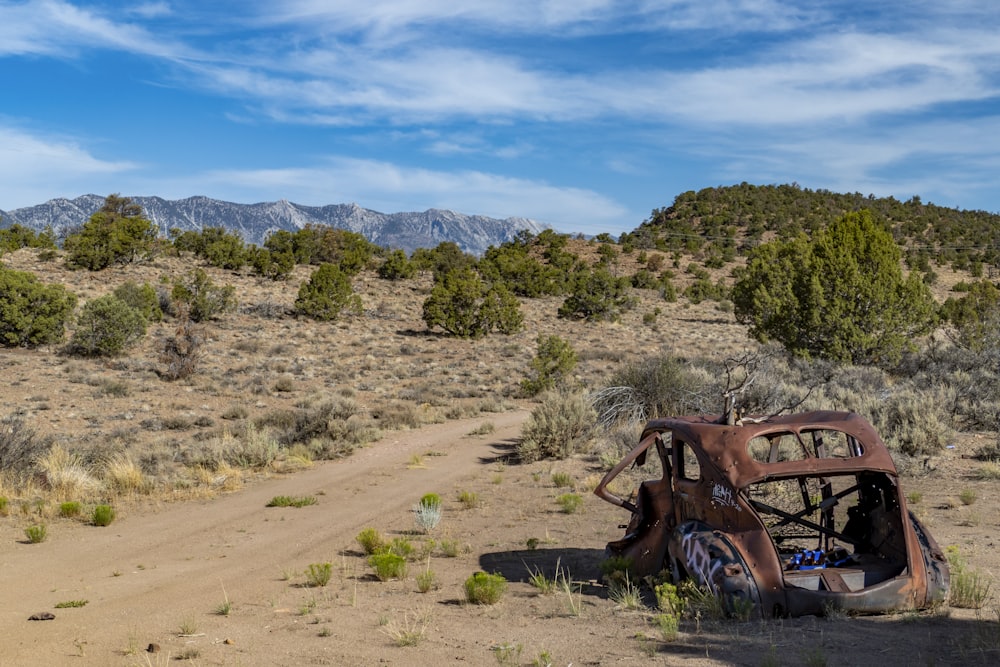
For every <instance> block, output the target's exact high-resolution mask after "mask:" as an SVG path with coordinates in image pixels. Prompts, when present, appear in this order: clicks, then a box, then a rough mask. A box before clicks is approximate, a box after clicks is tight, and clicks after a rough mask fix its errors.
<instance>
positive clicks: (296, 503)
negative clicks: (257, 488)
mask: <svg viewBox="0 0 1000 667" xmlns="http://www.w3.org/2000/svg"><path fill="white" fill-rule="evenodd" d="M316 502H317V501H316V496H275V497H274V498H271V500H269V501H268V503H267V505H265V507H307V506H309V505H315V504H316Z"/></svg>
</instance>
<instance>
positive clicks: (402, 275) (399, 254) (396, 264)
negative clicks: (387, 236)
mask: <svg viewBox="0 0 1000 667" xmlns="http://www.w3.org/2000/svg"><path fill="white" fill-rule="evenodd" d="M416 272H417V267H416V266H415V265H414V264H413V262H411V261H410V260H409V258H407V256H406V253H405V252H403V251H402V250H393V251H392V252H390V253H389V256H388V257H386V258H385V261H384V262H382V265H381V266H379V267H378V275H379V278H383V279H385V280H409V279H410V278H412V277H413V276H414V274H416Z"/></svg>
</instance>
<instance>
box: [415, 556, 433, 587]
mask: <svg viewBox="0 0 1000 667" xmlns="http://www.w3.org/2000/svg"><path fill="white" fill-rule="evenodd" d="M416 579H417V590H418V591H420V592H421V593H428V592H430V591H432V590H433V589H435V588H437V587H438V580H437V575H435V574H434V572H433V571H432V570H431V563H430V559H428V561H427V568H426V569H425V570H424V571H423V572H421V573H420V574H418V575H417V576H416Z"/></svg>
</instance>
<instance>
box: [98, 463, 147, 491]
mask: <svg viewBox="0 0 1000 667" xmlns="http://www.w3.org/2000/svg"><path fill="white" fill-rule="evenodd" d="M104 484H105V487H106V488H107V489H108V490H109V491H112V492H114V493H116V494H119V495H133V494H145V493H149V492H150V491H151V490H152V487H153V484H152V481H151V480H150V479H149V478H148V477H147V476H146V474H145V473H144V472H143V470H142V468H141V467H140V466H139V465H138V464H137V463H136V462H135V460H134V459H133V458H132V456H131V455H130V454H127V453H124V452H123V453H118V454H114V455H112V456H111V457H110V458H108V459H107V461H106V462H105V465H104Z"/></svg>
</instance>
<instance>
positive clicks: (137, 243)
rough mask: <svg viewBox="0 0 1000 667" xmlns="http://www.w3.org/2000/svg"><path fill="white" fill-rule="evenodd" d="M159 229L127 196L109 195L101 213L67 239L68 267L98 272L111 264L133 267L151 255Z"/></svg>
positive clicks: (64, 246)
mask: <svg viewBox="0 0 1000 667" xmlns="http://www.w3.org/2000/svg"><path fill="white" fill-rule="evenodd" d="M156 234H157V229H156V226H155V225H154V224H153V223H152V222H150V221H149V220H147V219H146V218H144V217H143V213H142V207H141V206H139V205H138V204H135V203H133V202H132V201H131V200H130V199H128V198H127V197H119V196H118V195H109V196H108V197H107V198H106V199H105V200H104V205H103V206H102V207H101V210H99V211H97V212H96V213H94V214H93V215H92V216H90V219H89V220H88V221H87V222H86V223H84V225H83V227H81V228H80V230H79V231H78V232H77V233H75V234H70V235H69V236H68V237H66V241H65V242H64V243H63V248H64V249H65V250H66V253H67V254H66V264H67V265H69V266H70V267H71V268H79V269H90V270H91V271H99V270H101V269H104V268H107V267H109V266H111V265H112V264H132V263H135V262H137V261H140V260H145V259H148V258H149V257H151V256H152V253H153V249H154V242H155V241H156Z"/></svg>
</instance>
